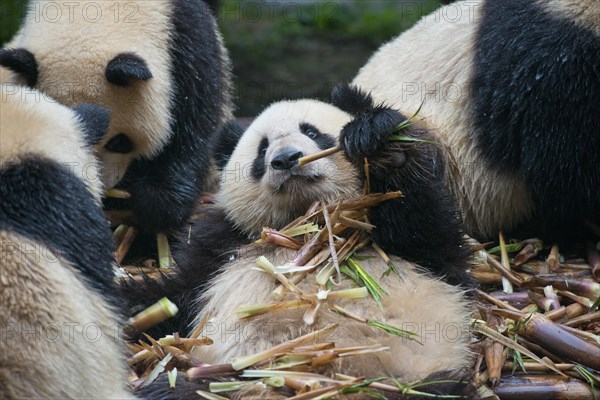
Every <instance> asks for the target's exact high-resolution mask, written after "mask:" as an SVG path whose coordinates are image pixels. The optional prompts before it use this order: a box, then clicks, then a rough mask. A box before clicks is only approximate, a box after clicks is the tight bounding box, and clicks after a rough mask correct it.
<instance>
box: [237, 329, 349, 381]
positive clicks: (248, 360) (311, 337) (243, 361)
mask: <svg viewBox="0 0 600 400" xmlns="http://www.w3.org/2000/svg"><path fill="white" fill-rule="evenodd" d="M336 329H337V324H332V325H330V326H328V327H326V328H323V329H320V330H317V331H313V332H310V333H307V334H306V335H303V336H300V337H299V338H296V339H294V340H292V341H290V342H285V343H282V344H279V345H277V346H275V347H272V348H270V349H268V350H265V351H262V352H260V353H258V354H254V355H251V356H247V357H241V358H238V359H236V360H234V361H233V362H232V363H231V366H232V367H233V369H235V370H236V371H239V370H241V369H244V368H247V367H249V366H251V365H253V364H256V363H257V362H260V361H263V360H266V359H268V358H272V357H273V356H275V354H278V353H285V352H288V351H290V350H292V349H294V348H296V347H299V346H300V345H303V344H306V343H309V342H313V341H319V338H320V337H326V336H327V335H329V334H331V333H332V332H333V331H335V330H336Z"/></svg>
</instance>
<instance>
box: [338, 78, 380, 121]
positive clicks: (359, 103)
mask: <svg viewBox="0 0 600 400" xmlns="http://www.w3.org/2000/svg"><path fill="white" fill-rule="evenodd" d="M331 104H333V105H334V106H336V107H337V108H339V109H340V110H343V111H345V112H347V113H348V114H352V115H360V114H363V113H366V112H368V111H369V110H371V109H372V108H373V106H374V105H373V98H372V97H371V95H370V94H367V93H365V92H363V91H362V90H360V89H359V88H358V87H356V86H353V85H348V84H345V83H340V84H338V85H335V86H334V88H333V90H332V91H331Z"/></svg>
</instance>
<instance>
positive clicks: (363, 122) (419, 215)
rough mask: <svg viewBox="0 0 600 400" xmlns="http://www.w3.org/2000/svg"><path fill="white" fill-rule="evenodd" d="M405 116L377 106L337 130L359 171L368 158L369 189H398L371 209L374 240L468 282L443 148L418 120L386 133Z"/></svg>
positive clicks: (459, 281) (464, 249)
mask: <svg viewBox="0 0 600 400" xmlns="http://www.w3.org/2000/svg"><path fill="white" fill-rule="evenodd" d="M403 121H406V117H405V116H403V115H402V114H401V113H399V112H398V111H396V110H393V109H391V108H387V107H383V106H379V107H373V108H371V109H369V110H367V111H365V112H363V113H360V114H359V115H357V116H356V118H355V119H354V120H352V121H351V122H349V123H348V124H347V125H346V126H345V127H344V129H343V130H342V133H341V135H340V146H341V148H342V149H343V150H344V151H345V152H346V155H347V157H348V158H349V159H350V160H351V161H352V162H353V163H354V164H355V165H356V166H357V168H358V169H359V170H360V171H362V173H363V178H364V179H366V176H365V175H364V174H365V168H364V163H365V159H366V160H367V162H368V164H369V168H368V173H369V177H368V181H369V185H370V190H371V192H372V193H378V192H379V193H385V192H390V191H398V190H400V191H401V192H402V193H403V197H402V198H399V199H395V200H389V201H386V202H384V203H382V204H380V205H379V206H377V207H375V208H373V209H372V210H371V212H370V219H371V222H372V223H373V224H374V225H375V226H376V228H375V230H374V231H373V238H374V240H375V241H376V242H377V243H378V244H379V246H381V247H382V248H383V249H384V250H385V251H387V252H389V253H391V254H395V255H397V256H400V257H402V258H405V259H407V260H409V261H412V262H415V263H417V264H419V265H421V266H423V267H425V268H426V269H428V270H429V271H431V272H433V273H435V274H437V275H440V276H445V277H446V280H447V281H448V282H449V283H452V284H457V285H463V286H470V282H471V280H470V278H469V276H468V274H467V272H466V267H467V257H468V250H467V247H466V245H465V242H464V239H463V232H462V221H461V219H460V215H459V213H458V208H457V206H456V204H455V199H454V197H453V196H452V194H451V193H450V191H449V189H448V187H447V186H446V183H445V172H444V164H445V163H444V157H443V153H442V148H441V147H440V145H439V144H437V143H436V142H435V141H434V140H435V139H434V138H433V136H432V135H431V134H429V132H428V131H427V130H425V129H422V128H419V127H418V126H416V125H412V126H409V127H405V128H404V129H402V130H401V131H400V132H399V133H398V135H401V136H404V137H407V138H411V139H409V140H404V141H392V140H390V136H391V135H392V134H393V132H394V130H395V128H396V127H398V125H399V124H400V123H402V122H403Z"/></svg>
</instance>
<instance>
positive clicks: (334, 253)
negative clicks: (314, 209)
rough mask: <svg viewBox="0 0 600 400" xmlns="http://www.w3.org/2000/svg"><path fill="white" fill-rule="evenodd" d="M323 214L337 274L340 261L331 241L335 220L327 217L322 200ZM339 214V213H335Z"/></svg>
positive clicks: (327, 213)
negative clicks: (332, 220)
mask: <svg viewBox="0 0 600 400" xmlns="http://www.w3.org/2000/svg"><path fill="white" fill-rule="evenodd" d="M322 204H323V216H324V217H325V227H326V228H327V238H328V242H329V251H330V252H331V261H332V262H333V266H334V267H335V270H336V272H337V273H338V276H339V275H340V263H339V261H338V256H337V251H336V250H335V243H334V241H333V232H332V225H333V224H335V221H334V222H333V223H332V222H331V219H330V218H329V212H328V211H327V206H326V205H325V203H324V202H323V203H322ZM339 209H340V208H339V206H338V207H337V208H336V211H335V212H338V210H339ZM337 215H339V214H337Z"/></svg>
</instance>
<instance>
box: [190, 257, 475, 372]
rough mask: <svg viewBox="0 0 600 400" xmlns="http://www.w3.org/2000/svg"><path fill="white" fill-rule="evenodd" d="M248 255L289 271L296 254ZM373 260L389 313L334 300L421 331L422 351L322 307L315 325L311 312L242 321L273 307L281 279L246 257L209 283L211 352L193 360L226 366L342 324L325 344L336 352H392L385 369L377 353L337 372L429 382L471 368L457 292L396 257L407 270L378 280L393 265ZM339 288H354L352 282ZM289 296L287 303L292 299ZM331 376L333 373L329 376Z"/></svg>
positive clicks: (308, 282) (346, 362)
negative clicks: (251, 308) (253, 309)
mask: <svg viewBox="0 0 600 400" xmlns="http://www.w3.org/2000/svg"><path fill="white" fill-rule="evenodd" d="M248 251H249V252H250V254H258V255H260V254H266V255H267V256H269V257H271V261H272V262H273V263H274V264H275V265H283V264H284V263H285V262H286V261H288V260H289V259H290V258H291V257H292V255H293V253H292V252H291V251H282V250H279V251H277V252H276V253H274V252H273V251H272V249H269V248H262V249H252V250H248ZM361 254H362V255H366V256H369V257H372V258H370V259H367V260H364V261H361V265H362V266H363V268H364V269H365V270H366V271H367V272H368V273H369V274H371V276H373V277H374V278H375V279H377V280H378V281H379V282H380V284H381V285H382V286H383V287H384V288H385V289H386V291H387V292H388V293H389V296H386V297H384V299H383V307H379V306H378V305H377V303H375V301H374V300H373V299H364V300H343V301H340V300H336V301H335V302H334V304H339V305H340V306H342V307H344V308H345V309H347V310H348V311H350V312H352V313H354V314H357V315H359V316H361V317H364V318H368V319H374V320H378V321H381V322H385V323H387V324H391V325H394V326H397V327H399V328H404V329H407V330H411V331H414V332H417V333H418V334H419V336H420V340H421V341H422V343H423V345H421V344H419V343H417V342H415V341H411V340H406V339H402V338H399V337H397V336H393V335H390V334H388V333H385V332H383V331H381V330H377V329H374V328H371V327H368V326H366V325H365V324H363V323H360V322H357V321H355V320H353V319H349V318H345V317H342V316H340V315H339V314H337V313H335V312H333V311H331V310H330V309H329V307H328V304H329V303H327V304H324V305H323V306H322V307H321V311H320V312H319V318H318V321H317V323H316V324H315V326H307V325H305V324H304V323H303V321H302V316H303V313H304V311H305V309H300V310H285V311H282V312H279V313H270V314H265V315H262V316H259V317H256V318H253V319H251V320H240V319H238V318H237V317H236V314H235V311H236V309H237V308H238V307H240V306H242V305H250V304H265V303H272V302H274V301H275V300H274V298H273V296H272V291H273V290H274V289H275V288H276V287H277V285H276V281H275V280H274V279H273V278H271V277H270V276H269V275H267V274H265V273H263V272H260V271H257V270H255V269H253V267H255V266H256V264H255V263H254V260H255V258H253V257H252V256H247V257H243V258H241V259H239V260H237V261H235V262H233V263H230V264H228V265H226V266H225V267H224V268H223V269H222V271H221V272H220V273H219V275H217V276H216V277H215V278H214V279H213V280H212V282H211V284H210V286H209V288H208V290H207V291H205V292H204V294H203V295H202V296H201V298H200V301H202V302H204V301H206V305H205V306H204V308H203V310H202V312H201V313H200V317H201V316H204V315H206V314H209V315H210V316H211V319H210V321H209V323H208V325H207V326H206V328H205V331H204V333H205V334H206V335H207V336H208V337H210V338H211V339H212V340H213V344H212V345H210V346H201V347H197V348H196V349H195V350H194V353H193V354H194V356H195V357H197V358H198V359H199V360H202V361H204V362H208V363H225V362H229V361H231V359H232V358H234V357H239V356H247V355H252V354H255V353H257V352H260V351H262V350H266V349H268V348H271V347H272V346H275V345H277V344H280V343H283V342H287V341H289V340H291V339H294V338H296V337H299V336H301V335H303V334H305V333H308V332H311V331H312V330H315V329H317V328H323V327H325V326H328V325H330V324H331V323H337V324H338V325H339V327H338V329H337V330H336V331H335V332H333V333H332V334H331V335H329V336H327V337H324V338H321V340H320V341H319V342H334V343H335V346H336V347H350V346H362V345H370V344H381V345H384V346H389V347H390V350H389V352H385V353H381V354H379V357H380V359H381V361H382V362H383V364H380V363H379V362H378V361H377V359H376V358H375V357H374V356H372V355H367V356H360V357H358V358H355V357H351V358H349V359H342V360H340V361H339V362H337V363H336V364H335V366H334V368H332V369H335V370H336V371H342V372H343V373H345V374H349V375H354V376H367V377H378V376H387V373H386V369H388V370H389V371H390V372H391V373H393V374H394V375H396V376H398V377H399V379H400V380H401V381H403V382H406V383H408V382H411V381H413V380H417V379H422V378H425V377H426V376H427V375H429V374H430V373H433V372H436V371H440V370H445V369H453V368H462V367H465V366H467V365H468V364H469V363H470V358H469V351H468V348H467V343H468V338H469V334H468V321H467V319H466V316H467V315H468V310H467V307H466V303H465V301H464V298H463V296H462V294H461V293H460V291H459V290H457V289H456V288H454V287H452V286H450V285H448V284H446V283H444V282H441V281H439V280H437V279H433V278H431V277H428V276H426V275H424V274H423V273H420V272H418V268H417V267H416V266H415V265H413V264H410V263H407V262H405V261H403V260H401V259H399V258H397V257H393V261H394V263H395V264H396V266H398V268H399V269H400V270H401V277H398V276H396V275H394V274H391V275H389V276H388V277H386V278H380V277H381V275H382V274H383V272H384V271H385V270H386V269H387V265H386V264H385V263H384V262H383V260H382V259H381V258H380V257H379V256H378V255H376V254H375V253H374V252H373V251H364V252H362V253H361ZM343 282H344V283H343V284H342V285H341V286H339V287H336V289H343V288H348V287H352V285H351V284H349V283H348V282H349V280H347V279H346V280H344V281H343ZM299 287H300V289H301V290H303V292H304V293H306V294H314V293H316V292H317V291H318V290H319V285H318V284H317V282H316V281H315V276H314V274H312V275H309V276H308V277H307V278H306V279H305V280H304V281H303V282H302V283H301V284H300V285H299ZM294 298H295V297H294V295H291V294H290V295H288V299H289V300H292V299H294ZM330 371H331V370H330Z"/></svg>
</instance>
